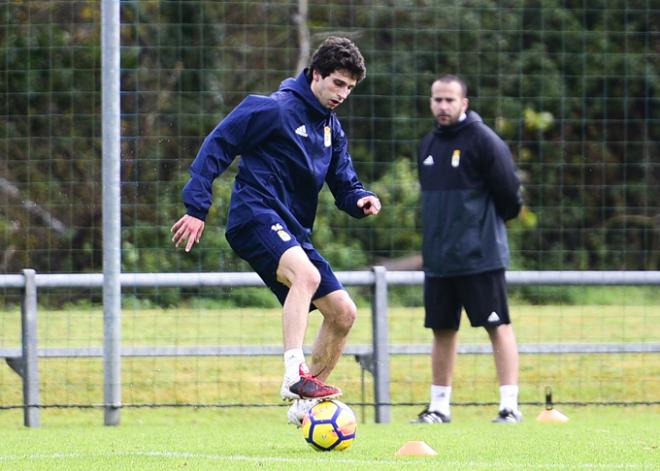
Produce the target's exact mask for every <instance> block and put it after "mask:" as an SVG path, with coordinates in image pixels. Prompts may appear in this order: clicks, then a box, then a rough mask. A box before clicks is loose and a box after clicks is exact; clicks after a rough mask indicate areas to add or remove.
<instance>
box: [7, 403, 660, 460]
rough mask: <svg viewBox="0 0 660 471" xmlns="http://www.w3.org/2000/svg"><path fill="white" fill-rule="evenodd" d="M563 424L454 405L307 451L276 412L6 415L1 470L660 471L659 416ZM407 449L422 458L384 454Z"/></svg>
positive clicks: (583, 412) (406, 413) (572, 411)
mask: <svg viewBox="0 0 660 471" xmlns="http://www.w3.org/2000/svg"><path fill="white" fill-rule="evenodd" d="M561 411H562V412H564V413H565V414H566V415H567V416H569V419H570V420H569V422H568V423H565V424H546V423H539V422H536V420H535V417H536V415H537V414H538V412H540V409H538V408H531V407H527V408H526V409H524V412H525V413H526V417H525V421H523V422H522V423H521V424H517V425H499V424H492V423H490V419H491V418H492V416H493V413H494V411H493V410H492V408H483V407H460V408H455V410H454V422H453V423H451V424H447V425H414V424H408V423H407V421H408V419H409V418H410V417H412V416H414V414H415V413H416V412H417V410H416V409H411V408H406V407H401V408H396V409H395V413H394V416H393V421H392V423H391V424H373V423H366V424H363V423H360V424H359V425H358V431H357V439H356V441H355V443H354V444H353V446H352V447H351V448H349V449H348V450H346V451H344V452H330V453H320V452H317V451H314V450H312V449H311V448H310V447H309V446H308V445H307V444H306V443H305V442H304V440H303V438H302V435H301V433H300V431H299V430H298V429H296V428H295V427H293V426H291V425H286V423H285V420H284V413H285V409H284V408H281V407H278V408H263V409H230V410H225V409H222V410H217V409H202V410H198V409H158V410H142V409H139V410H134V409H128V410H123V411H122V424H121V425H120V426H118V427H104V426H103V425H101V424H102V421H103V413H102V411H100V410H92V411H50V412H48V413H47V414H45V417H44V418H45V420H44V423H43V426H42V427H41V428H39V429H24V428H21V427H20V426H18V425H17V424H18V423H19V422H20V413H19V412H18V411H11V412H7V411H4V412H2V413H1V414H0V436H2V440H1V441H0V469H2V470H44V471H46V470H47V471H52V470H67V471H69V470H70V471H73V470H86V471H87V470H97V471H100V470H131V471H133V470H171V469H188V470H219V469H232V470H233V469H237V470H243V469H245V470H264V469H267V470H287V471H289V470H291V469H301V468H302V469H305V468H307V467H315V468H317V469H328V470H343V469H346V470H383V469H393V470H394V469H397V470H398V469H411V470H425V469H429V470H431V469H433V470H437V469H444V470H479V469H483V470H547V469H557V470H570V469H585V470H593V469H595V470H610V469H611V470H642V469H648V470H652V469H660V450H659V448H658V447H659V446H660V434H659V433H658V430H659V424H660V420H659V418H660V415H659V412H660V408H658V407H655V406H652V407H648V406H645V407H629V408H622V407H618V408H617V407H600V406H592V407H578V408H570V407H566V408H562V409H561ZM410 440H422V441H424V442H426V443H427V444H428V445H429V446H431V447H432V448H433V449H435V450H436V451H437V452H438V454H437V456H434V457H405V458H403V457H395V452H396V451H397V450H398V449H399V448H400V447H401V446H402V445H403V444H404V443H405V442H406V441H410Z"/></svg>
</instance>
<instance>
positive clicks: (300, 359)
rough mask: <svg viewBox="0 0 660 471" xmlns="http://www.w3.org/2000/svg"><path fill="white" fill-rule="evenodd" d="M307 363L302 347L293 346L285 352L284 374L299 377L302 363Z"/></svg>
mask: <svg viewBox="0 0 660 471" xmlns="http://www.w3.org/2000/svg"><path fill="white" fill-rule="evenodd" d="M301 363H305V355H304V354H303V351H302V348H292V349H291V350H287V351H286V352H284V376H285V377H286V378H289V379H297V378H298V377H299V376H300V364H301Z"/></svg>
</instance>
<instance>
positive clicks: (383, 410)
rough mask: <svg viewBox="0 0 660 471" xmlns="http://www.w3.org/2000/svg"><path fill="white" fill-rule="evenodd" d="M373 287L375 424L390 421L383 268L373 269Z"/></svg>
mask: <svg viewBox="0 0 660 471" xmlns="http://www.w3.org/2000/svg"><path fill="white" fill-rule="evenodd" d="M372 270H373V272H374V285H373V302H372V304H371V323H372V326H371V328H372V341H373V374H374V396H375V400H376V410H375V412H376V423H389V421H390V409H391V405H390V404H391V400H390V354H389V349H388V340H387V339H388V335H387V278H386V277H385V273H386V270H385V267H373V268H372Z"/></svg>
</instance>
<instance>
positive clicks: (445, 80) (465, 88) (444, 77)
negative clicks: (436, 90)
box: [434, 74, 468, 98]
mask: <svg viewBox="0 0 660 471" xmlns="http://www.w3.org/2000/svg"><path fill="white" fill-rule="evenodd" d="M435 82H442V83H451V82H457V83H458V84H459V85H460V86H461V91H462V92H463V97H464V98H467V94H468V86H467V82H466V81H465V80H463V79H462V78H461V77H459V76H458V75H452V74H445V75H441V76H440V77H438V78H437V79H435ZM435 82H434V83H435Z"/></svg>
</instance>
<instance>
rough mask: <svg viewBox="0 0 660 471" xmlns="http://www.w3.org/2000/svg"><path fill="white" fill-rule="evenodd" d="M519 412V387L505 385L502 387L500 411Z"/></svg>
mask: <svg viewBox="0 0 660 471" xmlns="http://www.w3.org/2000/svg"><path fill="white" fill-rule="evenodd" d="M502 409H511V410H512V411H517V410H518V385H517V384H505V385H502V386H500V410H502Z"/></svg>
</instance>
